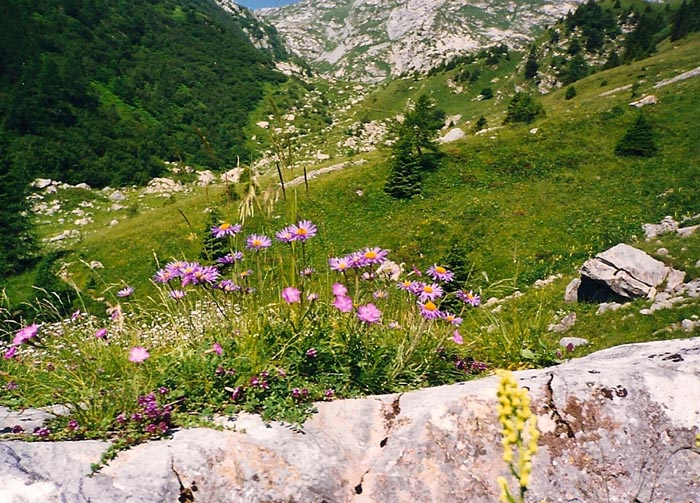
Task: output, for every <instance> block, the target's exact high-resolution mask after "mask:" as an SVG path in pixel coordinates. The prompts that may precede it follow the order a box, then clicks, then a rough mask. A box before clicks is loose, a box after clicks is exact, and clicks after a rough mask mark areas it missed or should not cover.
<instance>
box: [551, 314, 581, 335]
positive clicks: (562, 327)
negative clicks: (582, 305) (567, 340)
mask: <svg viewBox="0 0 700 503" xmlns="http://www.w3.org/2000/svg"><path fill="white" fill-rule="evenodd" d="M574 324H576V313H569V314H567V315H566V316H564V318H562V320H561V321H560V322H559V323H554V324H551V325H549V326H548V327H547V330H548V331H550V332H555V333H560V332H566V331H567V330H569V329H570V328H571V327H573V326H574Z"/></svg>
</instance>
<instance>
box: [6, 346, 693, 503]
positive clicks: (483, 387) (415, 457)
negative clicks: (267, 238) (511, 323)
mask: <svg viewBox="0 0 700 503" xmlns="http://www.w3.org/2000/svg"><path fill="white" fill-rule="evenodd" d="M515 377H516V378H517V379H518V381H519V382H520V384H521V385H522V386H526V387H527V388H528V389H529V393H530V396H531V399H532V410H533V414H534V415H535V417H536V418H537V424H538V426H539V429H540V431H541V433H542V436H541V439H540V442H539V444H540V449H539V451H538V453H537V454H536V456H535V458H534V461H533V470H532V477H531V483H530V490H529V491H528V500H529V501H541V500H543V499H546V500H547V501H552V502H555V501H570V502H576V501H578V502H597V501H634V500H635V499H636V501H638V502H641V503H651V502H652V501H653V502H662V501H668V502H681V501H682V502H683V503H688V502H692V503H699V502H700V485H699V482H698V481H699V480H700V456H699V455H698V452H697V449H695V448H694V442H695V433H696V431H697V422H698V417H700V395H698V393H697V383H698V378H699V377H700V339H699V338H694V339H686V340H671V341H659V342H653V343H647V344H634V345H625V346H619V347H615V348H612V349H608V350H605V351H600V352H598V353H594V354H592V355H589V356H587V357H585V358H580V359H576V360H572V361H570V362H567V363H565V364H563V365H560V366H557V367H552V368H548V369H542V370H531V371H521V372H516V373H515ZM498 382H499V379H498V378H497V377H495V376H494V377H488V378H484V379H480V380H477V381H469V382H465V383H459V384H455V385H451V386H441V387H437V388H432V389H424V390H419V391H413V392H409V393H404V394H395V395H386V396H375V397H367V398H363V399H355V400H338V401H334V402H324V403H319V404H318V413H317V414H315V415H314V416H313V417H312V418H311V419H310V420H309V421H307V423H306V424H305V425H304V428H303V432H300V431H298V430H297V429H294V428H290V427H289V426H288V425H285V424H279V423H274V424H270V425H267V426H266V425H264V424H262V423H261V422H260V420H259V419H256V418H251V417H250V416H243V417H241V418H239V419H238V420H236V421H233V422H229V421H225V422H224V425H225V426H230V423H232V426H234V427H236V429H237V430H240V429H245V432H243V431H230V430H224V431H217V430H210V429H203V428H197V429H189V430H182V431H178V432H176V433H175V434H174V435H173V436H172V438H171V439H168V440H161V441H156V442H150V443H147V444H143V445H139V446H137V447H134V448H132V449H130V450H128V451H125V452H122V453H120V454H119V456H118V457H117V458H116V459H115V460H113V461H112V462H111V463H110V464H109V465H108V466H107V467H105V468H103V469H102V470H101V471H100V472H98V473H97V474H96V475H95V476H93V477H87V476H86V475H87V474H88V473H89V467H90V464H91V463H93V462H96V461H97V460H98V459H99V457H100V454H101V452H102V451H104V449H106V447H107V445H108V444H106V443H104V442H94V441H86V442H56V443H47V442H31V443H27V442H19V441H5V442H0V501H12V502H15V501H16V502H24V501H37V502H39V501H40V502H42V503H44V502H47V503H53V502H59V501H60V502H64V501H70V502H75V503H81V502H100V503H111V502H120V503H121V502H134V503H135V502H154V503H155V502H159V503H160V502H164V501H167V502H174V501H178V500H179V501H196V502H199V501H202V502H204V501H206V502H232V501H236V502H238V501H240V502H257V501H269V502H272V501H280V502H281V501H285V502H321V501H327V502H333V503H343V502H394V501H397V502H398V501H420V502H424V501H425V502H430V501H434V502H442V501H451V502H452V501H454V502H469V503H487V502H488V503H492V502H494V501H497V500H498V494H499V490H498V487H497V484H496V477H497V476H499V475H504V476H506V477H508V472H507V468H506V465H505V464H504V463H503V461H502V447H501V433H500V431H501V428H500V425H499V423H498V420H497V414H496V404H497V401H496V389H497V385H498Z"/></svg>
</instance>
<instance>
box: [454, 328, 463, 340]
mask: <svg viewBox="0 0 700 503" xmlns="http://www.w3.org/2000/svg"><path fill="white" fill-rule="evenodd" d="M452 340H453V341H454V343H455V344H464V339H463V338H462V334H460V333H459V330H457V329H456V328H455V331H454V332H452Z"/></svg>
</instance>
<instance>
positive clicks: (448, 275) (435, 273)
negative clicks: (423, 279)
mask: <svg viewBox="0 0 700 503" xmlns="http://www.w3.org/2000/svg"><path fill="white" fill-rule="evenodd" d="M426 273H427V274H428V276H430V277H431V278H433V279H434V280H435V281H444V282H445V283H449V282H450V281H452V280H453V279H454V277H455V273H453V272H452V271H448V270H447V269H445V268H444V267H442V266H441V265H437V264H433V265H432V266H430V267H428V270H427V271H426Z"/></svg>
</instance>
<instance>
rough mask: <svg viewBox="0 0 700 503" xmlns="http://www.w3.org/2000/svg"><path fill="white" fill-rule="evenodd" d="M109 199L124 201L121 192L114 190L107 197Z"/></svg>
mask: <svg viewBox="0 0 700 503" xmlns="http://www.w3.org/2000/svg"><path fill="white" fill-rule="evenodd" d="M109 198H110V199H111V200H112V201H123V200H124V199H126V197H125V196H124V194H123V193H122V192H121V191H119V190H115V191H114V192H112V193H111V194H110V195H109Z"/></svg>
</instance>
